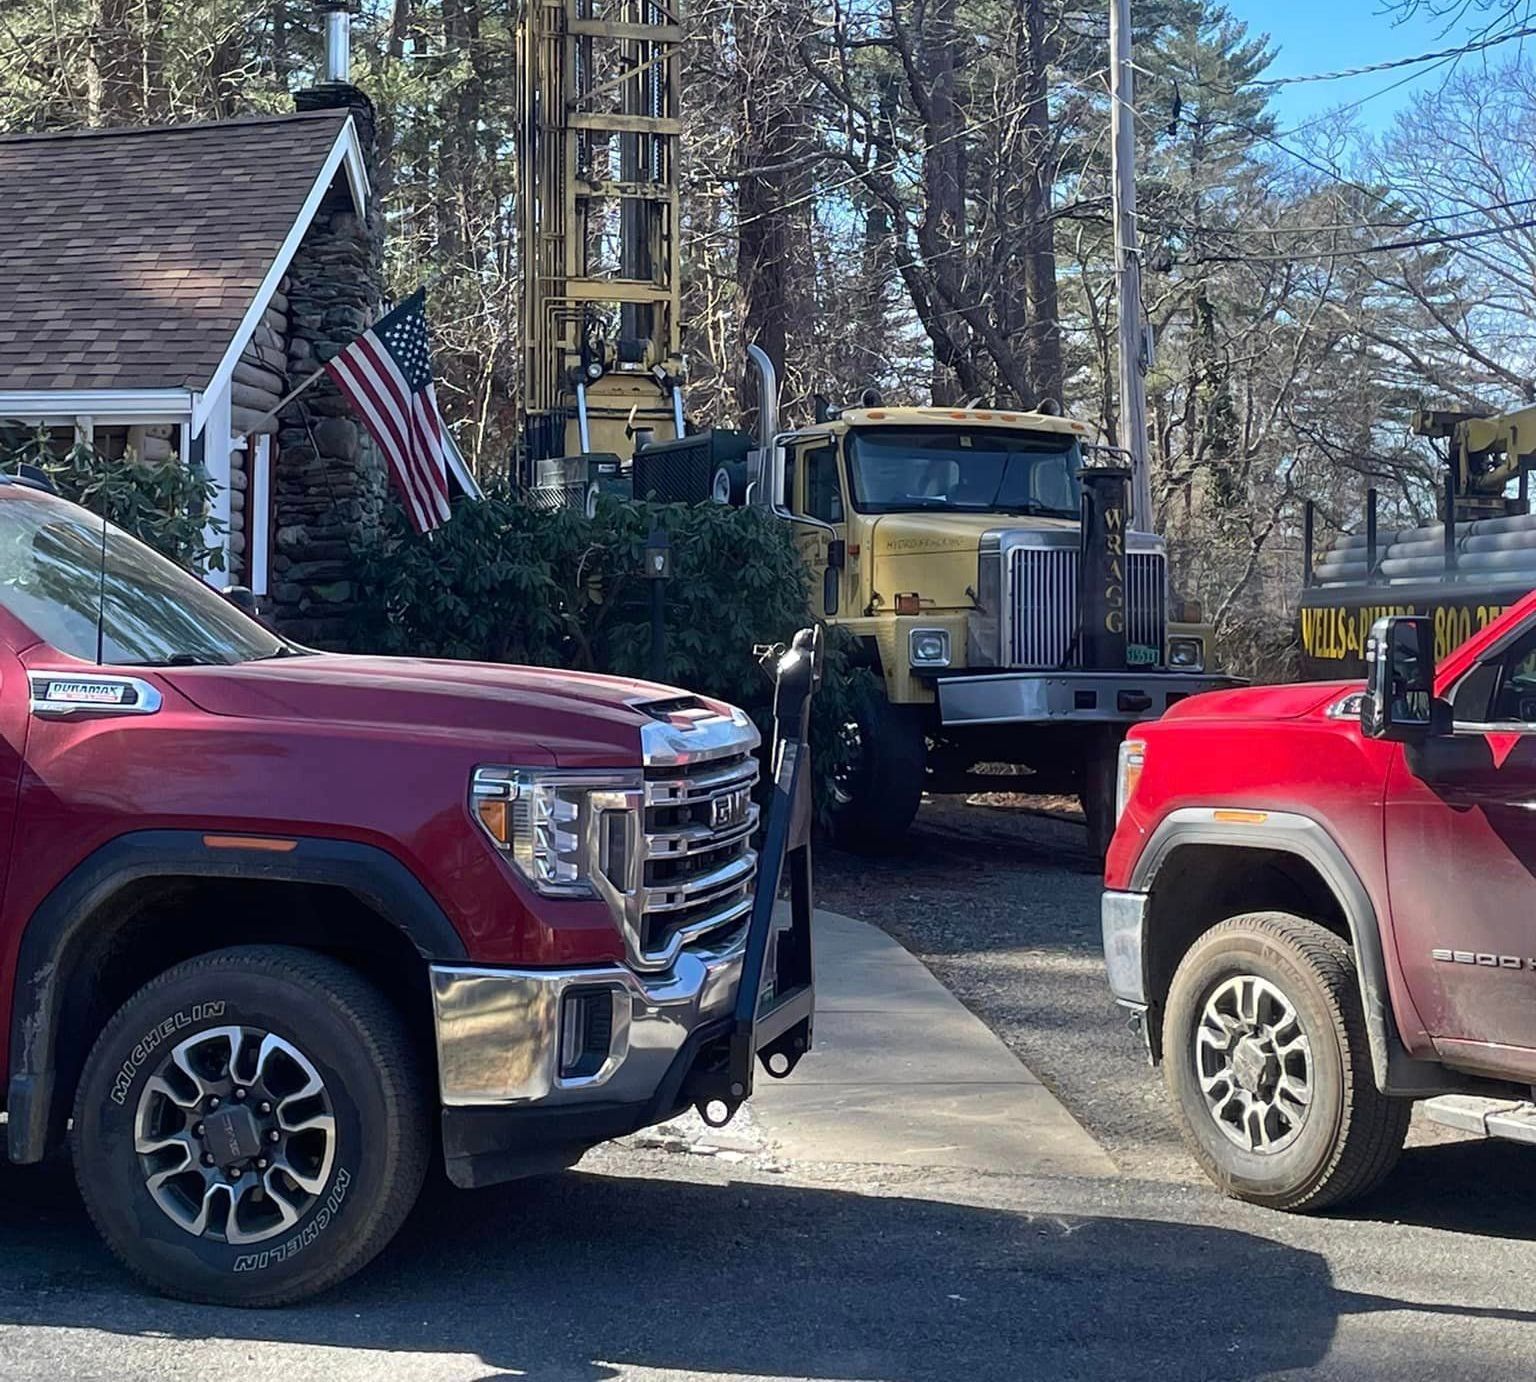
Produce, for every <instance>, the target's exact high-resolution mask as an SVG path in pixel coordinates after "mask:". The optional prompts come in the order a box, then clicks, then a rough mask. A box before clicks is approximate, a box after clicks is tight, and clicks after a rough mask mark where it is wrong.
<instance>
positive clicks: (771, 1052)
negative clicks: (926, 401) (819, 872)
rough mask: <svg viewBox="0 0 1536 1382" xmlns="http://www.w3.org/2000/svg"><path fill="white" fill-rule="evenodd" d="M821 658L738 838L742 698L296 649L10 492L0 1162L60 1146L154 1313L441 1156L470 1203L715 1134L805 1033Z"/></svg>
mask: <svg viewBox="0 0 1536 1382" xmlns="http://www.w3.org/2000/svg"><path fill="white" fill-rule="evenodd" d="M815 670H816V652H815V645H814V642H813V641H812V640H811V639H810V637H809V635H801V637H800V638H799V639H797V640H796V647H795V648H794V649H793V650H792V651H791V652H790V653H789V654H788V655H786V656H785V657H783V658H782V659H781V660H780V661H779V663H778V667H777V674H778V684H777V697H778V700H777V732H778V736H779V741H780V742H779V745H778V752H777V753H776V755H775V758H774V772H773V781H772V793H771V797H770V801H769V806H768V816H767V820H766V830H765V838H766V843H765V844H764V845H763V846H762V847H761V851H759V849H758V847H757V846H756V844H755V840H756V838H757V837H756V831H757V827H758V812H759V807H758V805H757V804H756V802H755V801H754V787H755V785H756V783H757V779H758V771H759V770H758V760H757V756H756V750H757V748H758V742H759V735H758V731H757V729H756V728H755V727H754V725H753V723H752V721H751V720H750V719H749V718H748V717H747V716H746V715H745V714H744V713H743V712H742V711H740V710H737V709H733V708H732V707H730V706H728V705H723V704H720V703H719V702H716V701H711V700H705V699H701V698H699V697H696V696H692V695H688V694H687V693H685V692H680V691H678V690H676V689H675V688H669V687H662V686H653V685H648V684H646V683H642V682H635V681H625V680H619V679H615V678H608V677H595V676H582V675H577V674H571V673H564V672H559V671H550V670H543V669H534V668H512V667H501V666H483V665H476V664H467V663H447V662H426V661H415V660H406V659H402V660H394V659H384V658H365V657H342V656H327V655H323V654H317V653H313V652H310V651H308V650H306V649H302V648H298V647H295V646H294V645H292V644H290V643H288V642H286V641H285V640H283V639H282V638H279V637H277V636H276V635H275V634H273V633H271V632H269V631H268V630H267V629H266V628H264V627H263V626H262V625H260V624H259V623H257V622H255V621H254V620H252V619H249V618H247V617H246V615H244V614H242V613H241V612H240V611H239V610H238V609H236V608H235V607H234V606H233V605H232V604H230V603H229V602H228V601H226V600H225V599H224V598H222V597H221V596H219V595H218V594H217V593H216V592H214V591H213V590H211V589H210V588H209V587H208V586H206V585H205V584H203V582H201V581H200V580H198V579H196V578H195V577H193V576H191V575H189V574H188V573H186V572H185V571H182V570H181V569H180V568H178V567H176V566H174V565H172V564H171V563H170V562H168V561H166V560H164V559H163V558H161V557H159V556H157V555H156V554H155V553H154V552H152V551H150V550H149V549H148V548H147V547H145V546H143V545H142V544H140V543H138V542H135V541H134V540H133V539H131V538H129V537H127V536H125V535H124V534H122V533H120V532H118V531H116V530H115V529H111V528H104V527H103V525H102V523H101V520H100V519H98V518H95V517H93V516H92V515H91V514H89V513H87V512H86V511H85V510H83V509H81V508H78V507H76V506H75V505H73V504H68V503H66V502H64V501H63V500H61V499H58V498H57V497H54V496H52V495H50V494H47V493H42V492H39V491H38V490H37V489H36V488H34V487H32V486H30V485H29V484H28V483H26V482H24V481H18V480H15V479H0V870H3V885H4V891H3V901H0V999H3V1000H4V1001H5V1002H6V1003H8V1005H9V1006H8V1009H7V1012H8V1015H9V1020H8V1022H6V1023H3V1024H0V1059H3V1060H4V1062H5V1064H6V1068H7V1071H8V1079H7V1081H6V1084H5V1113H6V1122H7V1127H6V1147H7V1150H8V1152H9V1155H10V1159H11V1160H12V1161H16V1162H23V1163H26V1162H36V1161H39V1160H41V1159H43V1158H44V1157H45V1156H47V1155H49V1154H51V1153H54V1152H61V1151H63V1150H64V1149H65V1148H66V1147H67V1148H68V1149H69V1150H70V1151H71V1152H72V1154H73V1157H74V1162H75V1168H76V1172H77V1175H78V1179H79V1182H80V1187H81V1191H82V1193H83V1194H84V1197H85V1201H86V1205H87V1207H88V1208H89V1210H90V1213H91V1216H92V1218H93V1219H94V1220H95V1222H96V1224H97V1226H98V1227H99V1228H100V1230H101V1232H102V1234H103V1235H104V1236H105V1238H106V1239H107V1241H108V1243H109V1244H110V1245H111V1246H112V1248H113V1249H114V1250H115V1251H116V1252H117V1254H118V1255H119V1256H120V1257H121V1258H122V1259H123V1260H124V1261H125V1262H126V1263H127V1264H128V1265H129V1266H130V1267H132V1268H133V1269H134V1270H135V1271H136V1272H138V1273H139V1274H140V1275H141V1276H143V1277H144V1278H146V1279H147V1280H148V1281H150V1282H151V1283H152V1284H154V1285H155V1286H157V1287H159V1288H161V1289H162V1290H166V1291H169V1292H172V1293H175V1294H178V1295H183V1296H186V1297H189V1298H192V1299H196V1300H209V1301H218V1302H225V1303H231V1304H240V1305H271V1304H277V1303H280V1302H285V1301H293V1300H299V1299H303V1298H305V1297H307V1296H309V1295H311V1294H313V1293H314V1292H315V1291H318V1290H320V1289H322V1288H324V1287H325V1286H328V1285H330V1284H333V1283H335V1282H337V1281H339V1280H341V1279H342V1278H343V1277H345V1276H347V1275H348V1274H349V1273H350V1272H353V1271H355V1270H356V1269H357V1268H358V1267H360V1266H361V1265H362V1264H363V1263H365V1262H366V1261H368V1259H369V1258H370V1257H372V1256H373V1255H374V1254H375V1253H376V1252H378V1251H379V1249H380V1248H381V1247H382V1246H383V1245H384V1244H385V1243H386V1242H387V1241H388V1240H389V1238H390V1236H391V1235H392V1234H393V1233H394V1232H395V1230H396V1229H397V1228H398V1227H399V1225H400V1223H401V1220H402V1219H403V1218H404V1216H405V1214H406V1212H407V1211H408V1210H409V1209H410V1207H411V1204H412V1202H413V1201H414V1200H415V1198H416V1194H417V1191H418V1189H419V1188H420V1186H421V1183H422V1178H423V1176H424V1174H425V1172H426V1169H427V1165H428V1162H429V1160H430V1159H431V1158H432V1156H433V1152H434V1147H436V1148H440V1150H441V1154H442V1157H443V1160H444V1162H445V1164H446V1168H447V1172H448V1175H449V1176H450V1177H451V1178H452V1179H453V1181H455V1182H456V1183H457V1184H459V1185H461V1186H478V1185H484V1184H488V1183H491V1182H494V1181H497V1180H503V1179H507V1178H509V1177H512V1176H518V1175H524V1174H528V1173H529V1172H531V1171H537V1170H547V1169H551V1168H555V1167H559V1166H564V1165H569V1164H570V1163H571V1162H573V1161H574V1160H575V1159H576V1158H577V1157H579V1156H580V1155H581V1154H582V1152H583V1151H584V1150H585V1149H586V1148H588V1147H590V1146H592V1145H593V1144H594V1143H597V1142H601V1141H603V1140H604V1139H607V1138H612V1137H616V1136H619V1135H622V1134H624V1133H628V1132H631V1131H633V1130H635V1129H637V1128H640V1127H643V1126H645V1125H647V1124H649V1123H654V1122H658V1121H660V1120H662V1119H665V1118H668V1117H670V1116H672V1115H673V1114H674V1113H676V1112H678V1111H679V1110H681V1109H684V1108H687V1107H689V1106H690V1105H697V1106H702V1107H704V1108H706V1109H708V1110H711V1111H712V1114H713V1115H714V1116H726V1115H728V1114H729V1113H730V1112H732V1111H734V1108H735V1106H736V1105H737V1104H738V1103H739V1102H740V1101H741V1100H742V1099H744V1098H745V1097H747V1095H748V1094H750V1092H751V1084H752V1072H753V1068H754V1064H755V1063H757V1062H761V1063H762V1064H763V1065H764V1066H766V1067H767V1068H768V1069H769V1071H770V1072H771V1073H773V1074H787V1073H788V1072H789V1070H790V1069H792V1068H793V1066H794V1064H795V1062H796V1061H797V1060H798V1059H799V1057H800V1055H802V1054H803V1053H804V1051H805V1050H806V1049H807V1048H808V1046H809V1043H810V1037H811V1013H812V1006H813V997H814V990H813V988H812V985H811V982H810V952H809V934H808V930H807V927H808V921H809V887H810V884H809V877H810V870H809V857H808V854H807V853H806V849H807V848H808V847H807V846H805V845H804V844H803V842H801V841H798V840H797V839H796V838H795V830H794V826H793V820H794V819H796V818H797V817H798V813H796V812H795V811H794V810H793V809H792V808H793V806H794V804H795V802H796V801H797V800H798V794H799V793H800V792H803V791H805V790H807V787H808V784H807V781H806V778H805V775H804V771H803V769H804V767H805V763H806V758H807V756H806V754H805V753H804V752H801V750H802V749H803V748H804V740H805V733H806V721H807V715H808V710H809V698H810V695H811V693H812V691H813V689H814V682H815ZM782 866H787V867H788V870H789V874H790V883H791V885H792V886H791V891H792V895H793V897H794V908H793V914H794V920H793V921H791V922H790V923H789V924H787V925H786V924H785V923H783V922H782V921H775V920H774V919H773V917H772V903H773V898H774V896H775V894H776V892H777V887H778V881H779V878H780V872H781V867H782Z"/></svg>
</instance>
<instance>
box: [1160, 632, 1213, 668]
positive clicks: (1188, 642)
mask: <svg viewBox="0 0 1536 1382" xmlns="http://www.w3.org/2000/svg"><path fill="white" fill-rule="evenodd" d="M1168 665H1169V666H1170V667H1177V668H1178V669H1179V670H1180V671H1181V672H1203V671H1205V639H1203V638H1170V639H1169V640H1168Z"/></svg>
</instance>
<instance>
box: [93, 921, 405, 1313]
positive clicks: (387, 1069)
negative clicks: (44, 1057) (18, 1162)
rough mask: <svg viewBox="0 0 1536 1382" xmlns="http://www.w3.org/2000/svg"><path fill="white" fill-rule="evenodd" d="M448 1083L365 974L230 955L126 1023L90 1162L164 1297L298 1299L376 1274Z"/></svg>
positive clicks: (292, 952) (164, 989)
mask: <svg viewBox="0 0 1536 1382" xmlns="http://www.w3.org/2000/svg"><path fill="white" fill-rule="evenodd" d="M232 1033H238V1045H236V1038H235V1036H234V1035H232ZM269 1037H270V1038H272V1040H268V1039H267V1038H269ZM232 1050H234V1051H237V1052H238V1054H236V1055H235V1057H234V1060H233V1061H232V1062H231V1060H230V1058H229V1053H230V1052H231V1051H232ZM231 1066H232V1067H233V1076H235V1077H237V1078H231V1073H230V1067H231ZM221 1070H222V1073H221ZM315 1080H318V1081H319V1082H320V1087H319V1089H318V1091H317V1090H316V1089H315V1088H314V1081H315ZM157 1081H158V1083H157ZM429 1088H430V1086H429V1082H428V1079H427V1075H426V1071H425V1069H424V1067H423V1062H422V1059H421V1055H420V1052H419V1051H418V1050H417V1048H416V1044H415V1043H414V1042H412V1041H411V1040H410V1038H409V1036H408V1034H407V1032H406V1029H405V1024H404V1022H403V1021H402V1019H401V1016H400V1014H399V1013H398V1012H397V1011H396V1010H395V1008H394V1007H393V1006H392V1005H391V1004H390V1003H389V1002H388V1001H387V1000H386V999H385V998H384V997H383V996H382V995H381V994H380V993H379V992H378V990H376V989H375V988H374V987H373V986H372V985H371V984H369V983H367V982H366V981H365V980H363V979H362V978H361V977H360V976H359V975H358V974H357V973H356V972H355V971H353V970H351V969H349V968H347V967H346V966H345V965H342V964H340V963H339V962H337V961H335V960H332V959H328V958H326V957H324V956H321V955H316V954H314V953H312V952H310V951H307V950H300V949H294V948H289V947H286V946H242V947H238V948H233V949H229V950H220V951H217V952H215V953H213V954H209V955H203V956H200V957H198V958H197V959H193V960H189V961H187V962H186V963H185V964H180V965H177V966H176V967H175V968H174V969H172V970H169V971H168V972H166V973H165V974H163V975H161V976H160V977H159V978H158V979H156V980H154V981H153V982H152V983H150V984H148V985H147V986H146V987H144V988H143V989H141V990H139V992H138V993H136V994H135V995H134V996H133V997H132V998H130V999H129V1000H128V1001H127V1002H126V1003H125V1004H124V1005H123V1006H122V1008H121V1009H120V1010H119V1011H118V1013H117V1015H116V1016H115V1017H113V1019H112V1020H111V1021H110V1022H109V1023H108V1024H107V1026H106V1029H105V1030H104V1031H103V1032H102V1034H101V1036H100V1037H99V1038H98V1040H97V1042H96V1044H95V1046H94V1048H93V1049H92V1051H91V1054H90V1056H89V1057H88V1058H87V1060H86V1065H85V1071H84V1074H83V1075H82V1076H81V1079H80V1084H79V1087H78V1090H77V1093H76V1097H75V1110H74V1132H73V1137H72V1150H73V1153H74V1161H75V1174H76V1178H77V1179H78V1181H79V1184H80V1192H81V1194H82V1195H83V1196H84V1198H85V1204H86V1208H87V1209H88V1210H89V1212H90V1215H91V1218H92V1220H94V1222H95V1224H96V1227H97V1229H98V1230H99V1231H100V1233H101V1236H102V1237H103V1238H105V1239H106V1241H107V1244H108V1246H109V1247H111V1249H112V1250H113V1252H114V1253H116V1254H117V1256H118V1258H119V1259H121V1261H122V1262H123V1263H124V1265H125V1266H127V1267H128V1269H129V1270H130V1271H132V1272H134V1273H135V1274H136V1275H137V1276H139V1277H141V1278H142V1279H143V1280H144V1281H146V1282H148V1283H149V1284H150V1285H151V1286H153V1287H155V1288H156V1289H157V1290H159V1291H163V1292H164V1293H166V1294H167V1295H172V1296H179V1297H181V1298H182V1299H183V1300H192V1301H198V1302H204V1303H209V1304H219V1305H243V1306H274V1305H286V1304H289V1303H291V1302H294V1301H299V1300H305V1299H308V1298H310V1297H312V1296H314V1295H315V1294H316V1293H318V1292H320V1291H324V1290H325V1289H327V1288H328V1287H330V1286H334V1285H335V1284H336V1283H337V1282H339V1281H341V1280H343V1279H344V1278H346V1277H348V1276H350V1275H351V1274H352V1273H353V1272H355V1271H357V1270H358V1269H359V1268H360V1267H362V1266H363V1265H364V1264H365V1263H366V1262H368V1261H369V1260H370V1259H371V1258H372V1257H373V1256H374V1255H375V1254H376V1253H378V1252H379V1250H380V1249H382V1248H383V1247H384V1245H385V1244H386V1243H387V1242H389V1240H390V1239H391V1238H392V1237H393V1236H394V1234H395V1232H396V1230H397V1229H398V1228H399V1227H400V1224H401V1223H402V1222H403V1220H404V1219H405V1216H406V1215H407V1214H408V1213H409V1212H410V1209H411V1206H412V1205H413V1204H414V1203H415V1201H416V1196H417V1193H418V1191H419V1190H420V1189H421V1183H422V1178H423V1176H424V1175H425V1172H426V1167H427V1161H428V1157H429V1154H430V1151H431V1147H430V1135H429V1134H430V1129H431V1127H432V1120H431V1117H430V1114H431V1107H430V1103H429ZM237 1091H244V1093H245V1096H246V1097H245V1098H244V1099H242V1098H241V1097H240V1094H239V1093H237ZM263 1094H267V1095H270V1096H271V1097H270V1098H259V1097H258V1096H260V1095H263ZM214 1101H216V1102H217V1108H215V1107H214ZM327 1117H329V1118H330V1120H331V1121H330V1126H329V1129H327V1126H326V1119H327ZM215 1119H216V1120H217V1121H215ZM247 1120H249V1121H247ZM198 1129H201V1130H202V1132H201V1134H198V1132H197V1130H198ZM285 1129H286V1131H285ZM273 1133H276V1134H277V1137H276V1138H275V1139H274V1138H273V1137H272V1134H273ZM141 1148H142V1149H143V1150H142V1153H141ZM253 1148H259V1149H260V1150H254V1151H253V1150H252V1149H253ZM215 1150H216V1151H217V1156H218V1158H219V1159H217V1160H216V1163H215V1164H214V1165H213V1166H211V1167H209V1166H206V1165H205V1164H204V1158H205V1157H207V1156H213V1155H214V1154H215ZM263 1152H265V1153H266V1155H265V1156H262V1153H263ZM258 1156H262V1160H261V1162H260V1163H258V1161H257V1157H258ZM279 1159H280V1160H281V1161H282V1162H283V1163H284V1164H285V1165H286V1166H288V1167H290V1168H291V1169H292V1170H293V1172H294V1173H295V1176H296V1177H298V1178H294V1179H290V1178H289V1176H288V1172H287V1170H284V1169H283V1166H281V1165H278V1164H274V1163H276V1162H277V1161H279ZM259 1166H265V1169H259ZM161 1173H165V1174H163V1175H162V1174H161ZM231 1177H238V1179H237V1180H236V1181H235V1182H234V1184H233V1185H227V1184H224V1182H227V1181H229V1180H230V1178H231ZM152 1180H154V1181H155V1189H154V1190H152V1189H151V1184H150V1182H151V1181H152ZM269 1187H270V1191H271V1193H270V1194H269V1193H268V1188H269ZM237 1190H238V1192H239V1193H238V1198H236V1191H237ZM157 1194H158V1198H157ZM232 1203H233V1207H234V1211H235V1214H234V1218H233V1219H231V1216H230V1210H231V1204H232ZM280 1204H282V1205H286V1208H285V1209H284V1208H281V1207H280ZM199 1210H203V1211H206V1219H205V1221H204V1222H203V1223H202V1225H201V1227H200V1228H199V1225H198V1221H197V1215H198V1212H199ZM189 1221H190V1222H189ZM237 1235H238V1238H239V1239H241V1240H244V1241H228V1240H229V1239H231V1238H234V1237H236V1236H237Z"/></svg>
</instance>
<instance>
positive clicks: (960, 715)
mask: <svg viewBox="0 0 1536 1382" xmlns="http://www.w3.org/2000/svg"><path fill="white" fill-rule="evenodd" d="M1234 684H1235V683H1234V682H1233V681H1232V679H1231V678H1230V677H1222V676H1214V675H1212V674H1210V673H1205V672H1162V671H1146V672H1136V671H1135V670H1127V671H1124V672H1075V671H1065V672H987V673H983V674H980V675H975V676H963V677H942V676H941V677H939V678H937V686H938V691H939V716H940V719H942V720H943V722H944V723H945V724H946V725H1005V724H1014V723H1038V722H1040V721H1069V722H1072V723H1079V724H1090V723H1093V724H1103V723H1111V724H1132V723H1134V722H1135V721H1137V720H1150V719H1156V718H1157V717H1158V716H1159V715H1161V714H1162V713H1163V712H1164V711H1165V710H1167V709H1168V707H1169V706H1170V705H1173V704H1175V703H1176V702H1178V701H1181V700H1183V699H1184V698H1185V697H1187V696H1196V695H1199V694H1200V692H1202V691H1216V690H1220V689H1221V688H1223V687H1228V686H1232V685H1234Z"/></svg>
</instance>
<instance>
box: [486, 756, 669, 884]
mask: <svg viewBox="0 0 1536 1382" xmlns="http://www.w3.org/2000/svg"><path fill="white" fill-rule="evenodd" d="M469 808H470V812H471V813H472V814H473V816H474V818H475V820H476V821H478V822H479V824H480V828H481V829H482V830H484V831H485V833H486V834H487V835H489V836H490V837H491V839H492V840H493V841H494V842H495V843H496V846H497V847H498V848H499V849H500V850H502V852H503V853H505V854H506V855H507V857H508V858H509V859H511V861H512V863H513V865H514V866H515V867H516V868H517V871H518V872H519V873H520V874H522V875H523V877H524V878H526V879H527V880H528V881H529V882H530V883H531V884H533V886H534V887H535V888H537V889H538V890H539V891H540V892H541V893H546V894H549V895H551V896H557V897H592V896H594V895H596V894H597V893H598V892H600V891H602V892H606V891H608V889H606V888H604V887H603V884H604V883H605V882H607V883H611V885H612V887H613V888H617V889H619V890H620V891H625V890H627V889H628V886H629V872H630V867H631V864H632V862H633V861H634V860H635V859H636V858H637V857H638V855H637V852H636V851H637V848H638V830H639V825H638V822H639V812H640V780H639V776H638V774H622V773H560V772H549V771H546V770H544V769H528V768H477V769H476V770H475V775H474V778H473V779H472V780H471V782H470V788H469Z"/></svg>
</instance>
